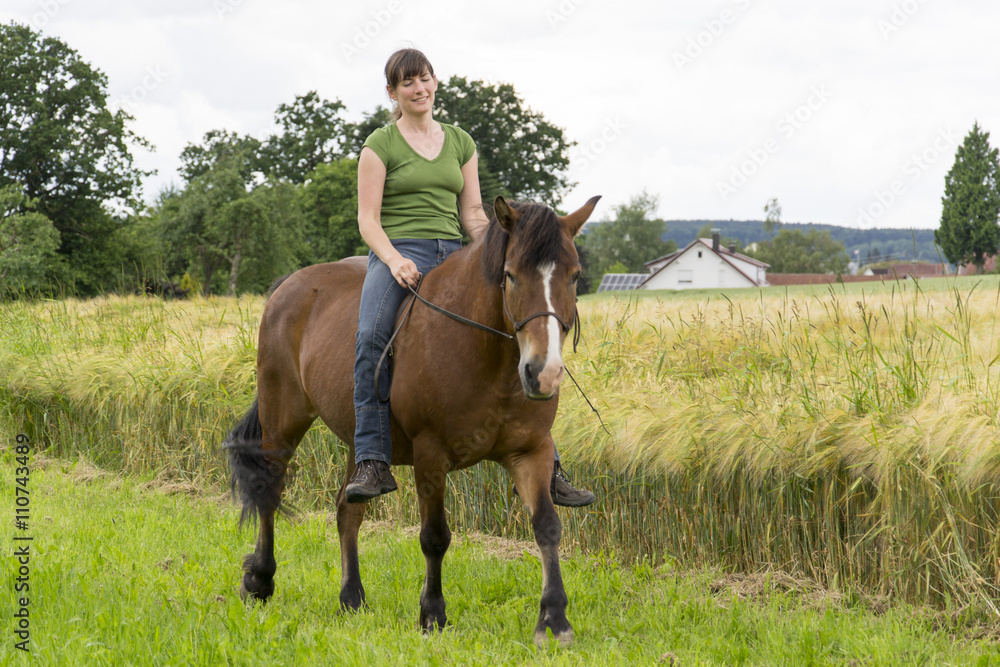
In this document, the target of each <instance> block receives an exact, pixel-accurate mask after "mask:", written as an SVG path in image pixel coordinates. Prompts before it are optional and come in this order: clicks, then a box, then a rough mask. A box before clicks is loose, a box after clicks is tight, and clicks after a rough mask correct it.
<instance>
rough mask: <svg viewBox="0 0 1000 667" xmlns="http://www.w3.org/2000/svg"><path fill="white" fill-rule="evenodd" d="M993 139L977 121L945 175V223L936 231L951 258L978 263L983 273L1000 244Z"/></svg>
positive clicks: (998, 170)
mask: <svg viewBox="0 0 1000 667" xmlns="http://www.w3.org/2000/svg"><path fill="white" fill-rule="evenodd" d="M989 139H990V133H989V132H984V131H983V130H982V129H981V128H980V127H979V123H978V122H976V123H974V124H973V125H972V131H970V132H969V134H968V135H966V137H965V139H964V140H963V141H962V145H961V146H959V147H958V151H957V152H956V154H955V164H954V165H953V166H952V168H951V170H950V171H949V172H948V175H947V176H945V179H944V196H943V197H942V198H941V203H942V210H941V226H940V228H938V230H937V231H935V232H934V240H935V241H936V242H937V244H938V245H939V246H940V247H941V251H942V252H943V253H944V256H945V257H946V258H947V259H948V261H949V262H951V263H952V264H969V263H971V264H975V265H976V270H977V271H978V272H979V273H982V271H983V265H984V264H985V263H986V258H987V257H989V256H991V255H994V254H996V252H997V249H998V248H1000V225H998V218H1000V186H998V178H1000V161H998V158H997V149H996V148H990V142H989Z"/></svg>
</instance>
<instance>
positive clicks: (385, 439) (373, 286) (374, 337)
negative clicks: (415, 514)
mask: <svg viewBox="0 0 1000 667" xmlns="http://www.w3.org/2000/svg"><path fill="white" fill-rule="evenodd" d="M392 245H393V247H394V248H395V249H396V250H398V251H399V252H400V254H402V255H403V257H406V258H407V259H409V260H411V261H412V262H413V263H414V264H416V265H417V270H418V271H419V272H420V274H421V275H425V274H426V273H427V272H428V271H430V270H431V269H433V268H434V267H436V266H437V265H438V264H440V263H441V262H443V261H444V259H445V257H447V256H448V255H450V254H451V253H453V252H455V251H456V250H458V249H459V248H461V247H462V242H461V241H460V240H458V239H437V240H434V239H395V240H393V241H392ZM409 293H410V290H408V289H406V288H404V287H400V286H399V283H397V282H396V279H395V278H393V277H392V272H391V271H389V267H388V266H387V265H386V264H385V262H383V261H382V260H381V259H379V258H378V257H376V256H375V253H373V252H369V253H368V273H367V275H365V282H364V286H363V287H362V288H361V307H360V309H359V311H358V336H357V344H356V347H355V352H356V355H357V356H356V359H355V362H354V415H355V418H356V420H357V426H356V428H355V430H354V461H355V463H360V462H361V461H365V460H376V461H384V462H386V463H391V462H392V439H391V438H390V433H389V401H388V400H386V401H381V400H379V397H378V396H376V395H375V365H376V364H378V360H379V357H381V356H382V351H383V350H385V347H386V345H387V344H388V343H389V337H390V336H391V335H392V328H393V324H395V321H396V311H398V310H399V306H400V305H401V304H402V303H403V301H404V300H405V299H406V297H407V295H409ZM387 359H388V358H387ZM391 382H392V377H391V373H390V371H389V368H388V364H387V363H385V362H383V364H382V368H381V370H380V374H379V379H378V387H379V392H381V394H382V395H383V396H385V397H388V396H389V385H390V383H391Z"/></svg>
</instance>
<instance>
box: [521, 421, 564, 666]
mask: <svg viewBox="0 0 1000 667" xmlns="http://www.w3.org/2000/svg"><path fill="white" fill-rule="evenodd" d="M554 451H555V446H554V444H553V442H552V439H551V438H547V439H546V441H545V442H544V443H543V444H542V446H541V447H539V448H538V450H536V451H535V452H533V453H531V454H530V455H528V456H524V457H518V458H517V459H515V460H512V461H509V462H508V463H507V464H506V467H507V470H508V472H509V473H510V474H511V476H512V477H513V478H514V482H515V484H517V488H518V492H519V495H520V496H521V498H522V499H523V500H524V504H525V505H526V506H527V508H528V511H529V512H530V514H531V527H532V529H533V530H534V531H535V542H536V543H537V544H538V549H539V551H540V552H541V557H542V600H541V605H540V610H539V613H538V624H537V625H536V626H535V644H537V645H538V646H542V645H544V644H545V642H546V641H548V637H547V632H546V631H547V630H551V631H552V635H553V636H554V637H555V638H556V639H558V640H559V642H560V643H561V644H563V645H564V646H565V645H568V644H570V643H571V642H572V641H573V627H572V626H571V625H570V624H569V620H567V618H566V605H567V604H568V602H569V600H568V598H567V597H566V589H565V588H564V587H563V580H562V573H561V571H560V569H559V539H560V537H561V536H562V522H561V521H560V520H559V515H558V514H557V513H556V507H555V505H554V504H553V503H552V494H551V491H550V487H551V480H552V467H553V457H554Z"/></svg>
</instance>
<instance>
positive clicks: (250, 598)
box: [240, 572, 274, 604]
mask: <svg viewBox="0 0 1000 667" xmlns="http://www.w3.org/2000/svg"><path fill="white" fill-rule="evenodd" d="M247 577H251V578H252V577H253V575H251V574H250V573H249V572H248V573H246V574H244V575H243V579H242V580H241V581H240V599H241V600H243V603H244V604H250V603H251V602H259V603H261V604H264V603H265V602H267V600H268V598H270V597H271V595H273V594H274V580H273V579H272V580H271V581H270V582H268V584H267V585H260V586H255V587H253V588H251V587H248V586H247Z"/></svg>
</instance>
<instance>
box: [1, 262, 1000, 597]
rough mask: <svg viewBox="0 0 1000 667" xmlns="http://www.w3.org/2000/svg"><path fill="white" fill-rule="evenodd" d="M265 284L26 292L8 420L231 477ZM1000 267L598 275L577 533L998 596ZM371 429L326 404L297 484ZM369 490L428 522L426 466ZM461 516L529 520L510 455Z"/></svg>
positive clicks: (842, 583) (464, 520)
mask: <svg viewBox="0 0 1000 667" xmlns="http://www.w3.org/2000/svg"><path fill="white" fill-rule="evenodd" d="M263 303H264V299H263V297H240V298H209V299H204V298H196V299H192V300H190V301H162V300H159V299H155V298H149V297H117V296H108V297H102V298H98V299H92V300H87V301H77V300H61V301H40V302H14V303H3V304H0V378H3V380H2V382H0V429H2V432H0V437H2V438H3V441H4V442H9V441H11V440H12V438H13V434H14V433H15V432H25V433H27V434H28V435H29V436H30V437H31V438H32V439H33V441H34V442H36V443H38V445H39V446H40V447H42V448H44V449H46V450H48V452H47V453H48V454H49V455H50V456H58V457H63V458H82V459H85V460H88V461H91V462H93V463H95V464H97V465H100V466H102V467H108V468H112V469H120V470H125V471H133V472H151V471H153V472H157V473H159V474H161V475H164V476H168V477H171V478H177V479H182V480H185V481H188V482H192V483H195V484H199V485H202V486H205V487H213V488H215V487H217V488H219V489H222V488H223V487H224V486H225V485H226V484H227V477H228V470H227V467H226V462H225V460H224V457H223V456H222V453H221V450H220V443H221V441H222V438H223V436H224V434H225V432H226V431H227V430H228V429H229V428H230V427H231V426H232V425H233V423H234V422H235V421H236V420H237V419H238V418H239V417H240V416H241V414H242V412H243V411H244V410H245V409H246V407H247V406H248V405H249V404H250V401H251V400H252V398H253V393H254V382H255V369H254V359H255V348H256V335H257V324H258V322H259V317H260V312H261V309H262V307H263ZM998 307H1000V279H998V278H997V277H996V276H984V277H978V278H960V279H937V280H925V281H923V282H919V283H917V282H912V281H899V282H886V283H884V284H883V283H860V284H851V285H835V286H829V287H827V286H816V287H799V288H766V289H762V290H729V291H711V292H707V291H706V292H687V293H673V292H664V293H621V294H613V295H599V296H588V297H584V298H583V299H581V302H580V314H581V318H582V323H583V339H582V341H581V345H580V347H579V350H578V351H577V352H576V353H575V354H573V353H572V352H570V351H569V349H568V347H567V350H566V364H567V367H568V368H569V370H570V371H571V372H572V373H573V375H574V376H575V377H576V379H577V380H578V381H579V383H580V385H581V386H582V388H583V389H584V391H586V393H587V395H588V396H589V399H590V401H591V403H593V405H594V407H596V408H597V410H598V411H599V412H600V416H601V419H603V422H604V424H605V425H606V427H607V430H605V429H604V427H602V424H601V422H600V421H599V420H598V417H597V416H596V415H595V414H594V413H593V411H592V410H591V407H590V406H589V405H588V403H587V402H586V401H585V400H584V398H583V397H582V396H581V394H580V392H579V391H577V389H576V388H575V387H573V386H572V385H571V384H568V383H567V384H564V385H563V389H562V390H561V391H562V396H561V399H560V415H559V417H558V418H557V420H556V424H555V426H554V430H553V435H554V437H555V439H556V442H557V443H558V445H559V449H560V452H561V453H562V456H563V460H564V464H565V467H567V469H568V470H569V472H570V474H571V475H572V477H573V479H574V481H575V482H577V483H579V484H580V485H582V486H587V487H590V488H592V489H593V490H594V491H595V492H596V493H597V495H598V497H599V501H598V503H596V504H595V505H593V506H591V507H589V508H586V509H584V510H574V511H568V510H561V513H562V517H563V521H564V533H563V534H564V542H565V543H567V544H568V545H569V547H570V548H576V549H582V550H586V551H588V552H592V553H603V554H605V555H607V556H608V557H612V558H616V559H622V560H628V561H643V560H648V561H651V562H653V563H661V562H664V561H669V562H672V563H675V564H677V565H678V566H683V567H702V566H713V567H721V568H724V569H728V570H732V571H739V572H755V571H761V570H769V569H775V570H782V571H786V572H791V573H794V574H798V575H804V576H809V577H812V578H815V579H816V580H818V581H819V582H821V583H822V584H823V585H825V586H828V587H830V588H833V589H842V590H849V591H857V592H860V593H864V594H877V595H889V596H897V597H900V598H903V599H907V600H912V601H919V602H931V603H935V604H942V605H957V606H960V607H964V606H969V605H975V606H978V607H982V608H985V609H989V610H990V611H992V612H993V613H997V612H996V609H995V607H994V604H995V603H994V600H996V599H997V593H998V587H1000V560H998V557H1000V544H998V539H1000V538H998V535H1000V530H998V529H1000V525H998V524H1000V519H998V516H997V509H996V508H997V501H998V484H1000V430H998V413H1000V364H998V361H1000V332H998V331H997V327H996V316H997V313H998ZM344 454H345V447H344V446H343V445H342V444H341V443H338V442H336V441H335V440H334V438H333V437H332V436H331V435H330V434H329V431H328V430H326V428H325V427H323V426H322V425H319V424H317V425H316V426H314V428H313V429H312V430H311V431H310V432H309V434H308V435H307V437H306V440H305V441H304V442H303V444H302V445H301V446H300V448H299V451H298V454H297V456H296V460H295V463H294V475H293V479H292V483H291V486H290V488H289V492H288V499H289V500H290V502H291V503H292V504H293V505H295V506H296V507H299V508H303V509H311V508H318V507H329V506H331V505H332V501H333V498H334V497H335V495H336V492H337V490H338V488H339V486H340V483H341V476H342V474H343V459H344ZM400 478H401V481H403V482H404V483H403V484H402V485H401V490H400V492H398V493H395V494H392V495H391V496H389V497H387V498H386V499H385V500H382V501H380V502H378V503H374V504H373V507H372V511H371V513H370V515H369V516H373V517H374V518H376V519H388V520H393V521H398V522H415V521H416V505H415V502H414V494H413V489H412V481H411V480H412V478H411V477H410V475H409V473H406V472H403V473H402V475H401V477H400ZM449 511H450V518H451V522H452V524H453V526H455V527H456V528H457V529H459V530H462V529H469V530H472V529H475V530H482V531H488V532H492V533H494V534H498V535H503V536H510V537H528V536H529V535H530V531H529V524H528V522H527V520H526V518H525V517H524V513H523V511H522V510H521V508H520V504H519V502H518V501H517V498H516V497H515V496H514V495H513V494H512V492H511V488H510V481H509V480H508V479H507V478H506V475H505V473H504V472H503V471H502V470H500V469H499V468H498V467H497V466H494V465H492V464H483V465H480V466H477V467H475V468H473V469H471V470H469V471H462V472H460V473H456V474H454V475H452V477H451V478H450V494H449Z"/></svg>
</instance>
